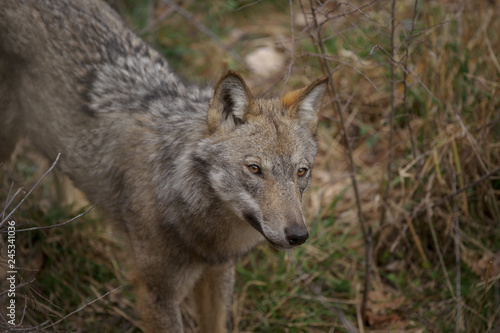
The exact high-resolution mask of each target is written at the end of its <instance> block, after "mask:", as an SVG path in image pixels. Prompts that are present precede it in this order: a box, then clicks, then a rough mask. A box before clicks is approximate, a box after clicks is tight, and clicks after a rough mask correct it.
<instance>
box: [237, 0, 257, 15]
mask: <svg viewBox="0 0 500 333" xmlns="http://www.w3.org/2000/svg"><path fill="white" fill-rule="evenodd" d="M261 1H262V0H256V1H253V2H251V3H247V4H246V5H243V6H241V7H240V8H237V9H235V10H234V11H235V12H239V11H240V10H243V9H245V8H247V7H250V6H253V5H256V4H258V3H259V2H261Z"/></svg>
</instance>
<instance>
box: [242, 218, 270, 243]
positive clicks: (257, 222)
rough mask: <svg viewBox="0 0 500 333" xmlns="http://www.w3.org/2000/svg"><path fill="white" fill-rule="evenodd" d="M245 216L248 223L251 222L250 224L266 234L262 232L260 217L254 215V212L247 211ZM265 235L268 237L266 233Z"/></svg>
mask: <svg viewBox="0 0 500 333" xmlns="http://www.w3.org/2000/svg"><path fill="white" fill-rule="evenodd" d="M243 217H244V218H245V220H247V222H248V223H250V225H251V226H252V227H253V228H254V229H255V230H257V231H258V232H260V233H261V234H262V235H264V232H262V226H261V225H260V222H259V219H257V218H256V217H255V215H253V214H252V213H245V214H243ZM264 237H266V235H264Z"/></svg>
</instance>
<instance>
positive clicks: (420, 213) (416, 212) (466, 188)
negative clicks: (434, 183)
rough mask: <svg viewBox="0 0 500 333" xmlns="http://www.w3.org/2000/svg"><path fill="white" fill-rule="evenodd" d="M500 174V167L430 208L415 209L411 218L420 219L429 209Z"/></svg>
mask: <svg viewBox="0 0 500 333" xmlns="http://www.w3.org/2000/svg"><path fill="white" fill-rule="evenodd" d="M499 172H500V167H498V168H496V169H494V170H493V171H491V172H488V173H487V174H485V175H483V176H482V177H481V178H479V179H477V180H475V181H473V182H472V183H470V184H468V185H466V186H464V187H462V188H460V189H458V190H456V191H453V192H451V193H450V194H448V195H446V196H445V197H444V198H442V199H441V200H439V201H438V202H436V203H434V204H432V205H431V206H430V207H426V206H424V207H420V208H418V209H415V210H414V211H412V213H411V215H410V218H411V219H415V218H417V217H419V216H420V215H422V214H423V213H424V212H425V211H426V210H427V209H433V208H434V207H438V206H441V205H442V204H443V203H445V202H446V201H448V200H450V199H452V198H454V197H456V196H457V195H459V194H460V193H462V192H465V191H467V190H468V189H470V188H472V187H474V186H476V185H477V184H479V183H481V182H484V181H485V180H487V179H489V178H490V177H491V176H493V175H495V174H497V173H499Z"/></svg>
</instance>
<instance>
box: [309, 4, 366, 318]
mask: <svg viewBox="0 0 500 333" xmlns="http://www.w3.org/2000/svg"><path fill="white" fill-rule="evenodd" d="M309 4H310V6H311V12H312V19H313V24H314V28H315V33H316V35H315V36H313V42H315V44H316V43H317V45H319V48H320V51H321V54H322V55H325V54H326V50H325V45H324V43H323V38H322V36H321V27H320V26H319V24H318V20H317V17H316V11H315V6H314V4H313V1H312V0H309ZM314 37H315V39H316V40H314ZM320 60H321V64H322V67H323V71H324V73H325V74H326V75H327V76H328V79H329V81H328V83H329V87H330V93H331V94H332V95H333V96H331V97H332V100H333V104H334V105H333V106H334V108H335V109H336V110H337V113H338V115H339V120H340V126H341V129H342V133H343V135H344V141H345V143H346V147H347V155H348V158H349V164H350V168H351V181H352V186H353V189H354V195H355V197H356V206H357V211H358V220H359V224H360V227H361V232H362V233H363V239H364V240H365V256H366V258H365V260H366V263H365V281H364V290H363V299H362V303H361V316H362V318H363V322H365V323H366V304H367V302H368V289H369V286H370V272H371V260H372V258H371V253H372V249H371V248H370V247H371V240H370V238H371V237H370V236H369V234H368V232H367V230H366V226H365V223H364V219H363V211H362V208H361V197H360V195H359V187H358V180H357V178H356V165H355V164H354V158H353V154H352V147H351V143H350V141H349V136H348V133H347V128H346V126H345V122H344V116H343V109H344V108H342V106H341V105H340V99H339V96H338V92H337V90H336V88H335V84H334V82H333V77H332V74H331V71H330V66H329V64H328V62H327V61H326V60H325V59H324V58H321V57H320ZM345 108H347V105H346V106H345Z"/></svg>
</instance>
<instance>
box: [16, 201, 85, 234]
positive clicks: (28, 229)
mask: <svg viewBox="0 0 500 333" xmlns="http://www.w3.org/2000/svg"><path fill="white" fill-rule="evenodd" d="M94 207H95V204H94V205H92V207H90V208H89V209H87V210H86V211H85V212H83V213H81V214H78V215H77V216H75V217H73V218H71V219H69V220H67V221H64V222H61V223H57V224H53V225H46V226H41V227H33V228H26V229H19V230H16V232H21V231H31V230H41V229H52V228H56V227H60V226H63V225H65V224H68V223H70V222H73V221H74V220H76V219H79V218H80V217H82V216H84V215H85V214H87V213H88V212H90V211H91V210H92V209H93V208H94Z"/></svg>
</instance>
